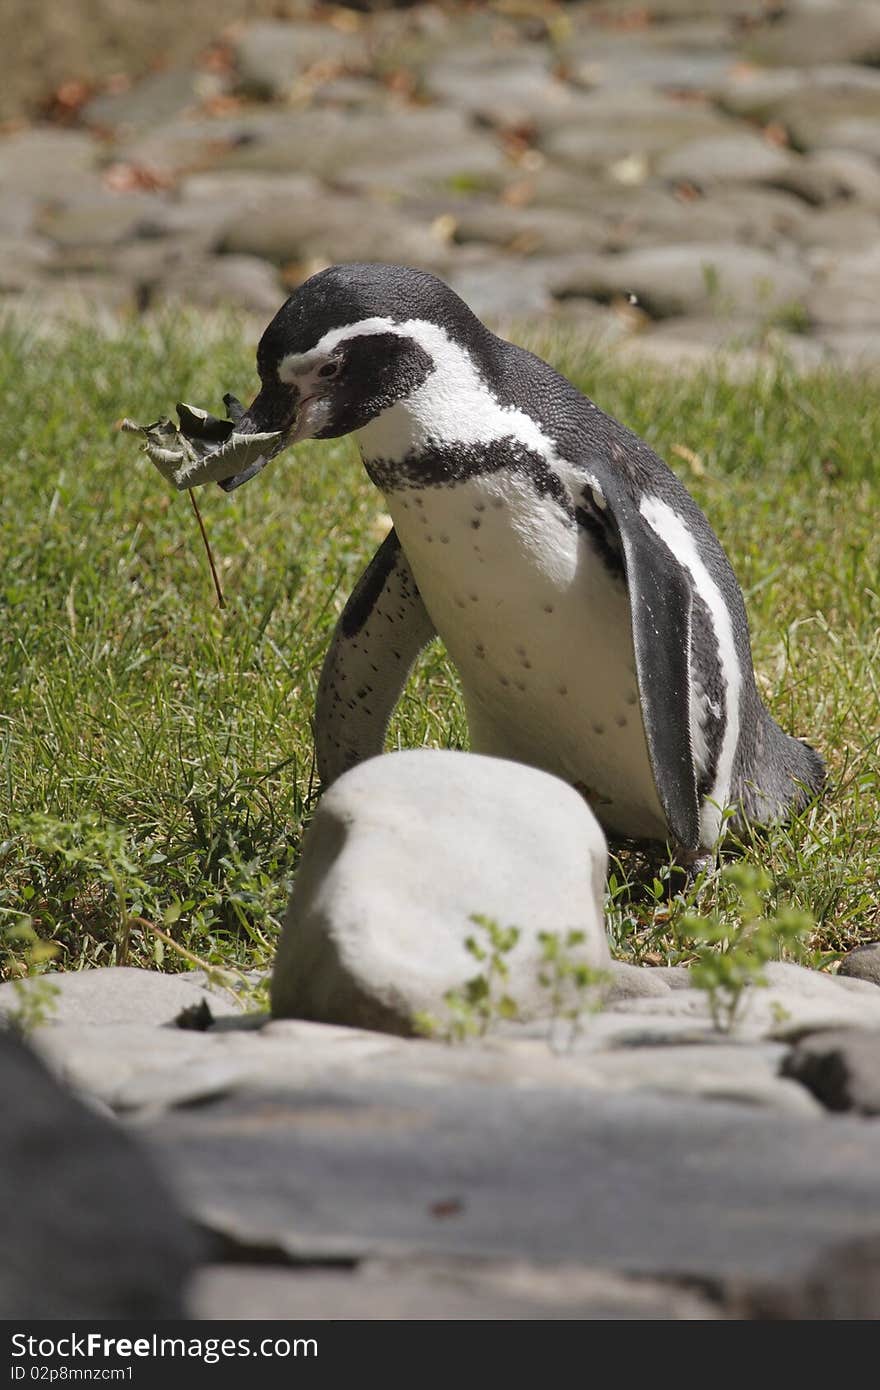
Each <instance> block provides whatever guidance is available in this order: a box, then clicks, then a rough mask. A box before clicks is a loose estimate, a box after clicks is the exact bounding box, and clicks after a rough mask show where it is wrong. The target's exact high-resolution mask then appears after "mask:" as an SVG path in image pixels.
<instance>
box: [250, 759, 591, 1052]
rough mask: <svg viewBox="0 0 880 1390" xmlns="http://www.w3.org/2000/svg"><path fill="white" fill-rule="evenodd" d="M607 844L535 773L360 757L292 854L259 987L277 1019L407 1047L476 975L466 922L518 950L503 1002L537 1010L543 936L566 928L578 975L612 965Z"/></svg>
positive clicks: (513, 766) (543, 1004)
mask: <svg viewBox="0 0 880 1390" xmlns="http://www.w3.org/2000/svg"><path fill="white" fill-rule="evenodd" d="M605 865H606V848H605V839H604V836H603V834H602V832H601V830H600V829H599V826H598V823H597V822H596V820H595V818H594V816H593V815H592V812H591V811H590V810H589V808H588V807H587V806H586V804H585V803H584V802H583V800H582V799H581V798H580V797H579V796H578V795H577V793H576V792H574V791H572V789H571V788H570V787H568V786H566V785H565V784H564V783H563V782H561V781H559V780H558V779H556V778H553V777H550V776H549V775H548V774H546V773H543V772H538V771H536V770H535V769H534V768H528V767H525V766H523V765H520V764H517V763H512V762H506V761H504V760H502V759H498V758H485V757H479V756H477V755H474V754H468V753H452V752H438V751H433V750H414V751H411V752H405V753H394V754H391V755H387V756H385V757H380V758H372V759H370V760H369V761H368V762H366V763H362V764H361V765H360V766H359V767H356V768H354V769H353V770H352V771H351V772H348V773H346V774H345V775H344V776H343V777H341V778H340V779H339V780H338V781H337V782H336V783H334V785H333V786H332V787H331V788H330V789H329V790H328V791H327V792H325V793H324V796H323V798H322V799H321V802H320V804H319V806H318V809H317V812H316V813H315V817H314V820H313V821H312V823H311V825H310V827H309V831H308V834H307V836H306V840H305V844H304V847H303V857H302V861H301V863H300V867H299V871H298V874H297V878H296V883H295V885H294V890H293V895H292V897H291V901H290V906H289V908H288V913H287V917H286V920H285V925H284V930H283V933H282V937H281V940H280V943H279V947H278V954H277V958H276V963H275V970H274V974H273V977H272V1010H273V1013H274V1014H276V1015H286V1016H292V1017H300V1018H311V1019H316V1020H320V1021H325V1022H329V1023H346V1024H350V1025H354V1026H361V1027H363V1026H366V1027H372V1028H379V1029H382V1030H384V1031H389V1032H402V1033H408V1032H411V1031H412V1029H413V1024H414V1018H415V1016H416V1015H418V1014H426V1013H427V1014H429V1015H433V1016H436V1017H438V1018H440V1019H441V1020H442V1019H443V1018H444V1017H445V1016H446V1012H447V1006H446V1003H445V998H444V996H445V995H446V993H447V992H448V991H449V990H455V989H461V988H463V986H464V985H465V983H466V981H468V980H469V979H471V978H473V977H474V976H475V975H477V974H480V973H481V972H480V967H479V966H478V964H477V962H476V961H475V960H474V958H473V956H472V955H471V954H470V953H469V952H468V950H467V949H466V947H465V941H466V939H467V938H468V937H469V936H472V935H474V934H475V933H476V935H477V936H479V932H478V931H476V929H475V927H474V925H473V923H472V922H471V920H470V919H471V915H472V914H473V913H482V914H485V915H487V916H488V917H490V918H493V919H494V920H495V921H497V922H498V923H499V925H501V926H502V927H511V926H517V927H519V928H520V929H521V937H520V940H519V942H518V944H517V945H516V947H515V949H514V950H513V951H512V952H511V953H510V955H509V957H508V965H509V971H510V974H509V978H508V979H507V980H506V981H505V982H504V992H506V993H507V994H509V995H511V996H512V997H513V998H514V999H515V1000H516V1001H517V1004H518V1006H519V1008H520V1010H521V1012H522V1013H523V1014H524V1015H525V1016H534V1015H536V1014H541V1013H547V1012H548V1011H549V1005H550V1000H549V992H548V991H547V990H545V989H542V987H541V985H540V983H539V981H538V973H539V970H540V959H541V948H540V944H539V942H538V939H537V934H538V932H540V931H542V930H546V931H557V932H561V933H564V932H566V931H568V930H571V929H578V930H581V931H583V932H584V933H585V937H586V940H585V944H584V946H583V947H581V948H580V950H579V952H578V954H579V957H581V958H582V959H583V960H584V961H585V962H586V963H588V964H590V965H592V966H603V965H605V964H607V963H608V961H609V959H610V956H609V951H608V945H607V942H606V939H605V931H604V921H603V912H602V893H603V886H604V881H605Z"/></svg>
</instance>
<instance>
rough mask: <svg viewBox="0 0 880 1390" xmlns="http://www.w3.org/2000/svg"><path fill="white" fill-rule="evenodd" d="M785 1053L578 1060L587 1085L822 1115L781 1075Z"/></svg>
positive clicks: (685, 1048)
mask: <svg viewBox="0 0 880 1390" xmlns="http://www.w3.org/2000/svg"><path fill="white" fill-rule="evenodd" d="M784 1055H785V1047H784V1046H783V1045H782V1044H780V1043H776V1044H772V1043H767V1044H763V1045H761V1046H751V1045H743V1044H735V1043H723V1042H720V1041H717V1042H707V1043H702V1044H700V1043H694V1044H690V1045H689V1044H686V1043H682V1044H679V1045H676V1044H674V1043H670V1044H667V1045H666V1046H665V1047H628V1048H615V1049H610V1050H605V1051H591V1052H588V1053H578V1054H577V1059H578V1062H579V1063H580V1066H581V1069H582V1076H583V1085H584V1086H586V1087H591V1086H592V1087H598V1088H600V1089H602V1090H606V1091H613V1092H615V1093H621V1092H628V1091H646V1092H647V1091H650V1092H654V1093H657V1092H659V1093H661V1094H664V1095H667V1096H669V1097H672V1096H679V1097H687V1096H690V1097H692V1098H694V1099H696V1098H697V1097H699V1098H701V1099H703V1100H713V1101H729V1102H738V1103H739V1104H743V1105H758V1106H765V1107H768V1108H770V1109H773V1110H777V1111H780V1112H785V1113H789V1114H794V1115H813V1116H816V1115H819V1114H821V1107H820V1106H819V1105H818V1104H817V1103H816V1101H814V1100H813V1099H812V1098H811V1097H810V1096H809V1095H807V1093H806V1092H805V1091H804V1089H803V1088H802V1087H801V1086H798V1085H796V1084H795V1081H794V1080H788V1079H786V1078H787V1077H789V1076H791V1075H792V1074H791V1073H789V1072H786V1073H785V1074H784V1076H780V1075H779V1068H780V1065H781V1063H782V1060H783V1057H784ZM798 1079H799V1078H798ZM548 1084H549V1079H548Z"/></svg>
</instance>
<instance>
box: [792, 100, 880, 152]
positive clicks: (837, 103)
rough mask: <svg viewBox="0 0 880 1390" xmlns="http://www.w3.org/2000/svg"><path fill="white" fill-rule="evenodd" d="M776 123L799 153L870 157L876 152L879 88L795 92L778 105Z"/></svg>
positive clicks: (879, 111) (879, 106)
mask: <svg viewBox="0 0 880 1390" xmlns="http://www.w3.org/2000/svg"><path fill="white" fill-rule="evenodd" d="M777 120H778V121H779V122H781V123H782V124H783V125H784V126H785V127H786V129H787V130H788V132H789V135H790V137H791V139H792V141H793V142H794V143H795V144H796V145H797V146H798V148H799V149H803V150H811V149H838V150H857V151H861V153H862V154H864V155H867V156H872V155H875V154H876V151H877V148H878V146H877V142H876V134H877V128H878V126H880V86H878V87H876V88H874V89H872V90H864V89H862V88H857V89H855V90H845V91H838V90H835V89H834V88H825V89H819V90H809V89H808V90H807V91H805V92H798V93H796V94H793V95H792V96H790V97H788V98H787V100H786V101H784V102H781V103H780V105H779V109H778V112H777ZM872 133H873V141H872Z"/></svg>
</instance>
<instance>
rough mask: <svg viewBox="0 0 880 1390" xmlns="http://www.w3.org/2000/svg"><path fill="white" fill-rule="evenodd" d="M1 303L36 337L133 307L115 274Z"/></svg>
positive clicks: (97, 322) (109, 322)
mask: <svg viewBox="0 0 880 1390" xmlns="http://www.w3.org/2000/svg"><path fill="white" fill-rule="evenodd" d="M2 303H3V313H4V315H6V316H8V317H10V318H13V319H14V320H15V321H16V322H17V323H19V324H20V325H21V326H22V327H23V328H24V329H26V331H27V332H28V333H29V334H32V335H35V336H36V337H37V338H40V337H41V336H43V335H44V334H46V335H51V334H53V333H54V332H55V331H56V329H57V326H58V324H59V323H62V324H69V325H71V326H75V325H79V324H83V323H88V324H91V325H92V327H93V328H98V329H100V330H101V332H102V333H108V334H112V333H113V332H115V331H116V330H117V329H118V326H119V321H120V320H119V315H120V313H121V312H126V313H127V312H131V310H132V309H134V308H135V307H136V305H135V302H134V293H133V290H132V286H131V284H129V283H127V282H126V281H125V280H124V279H121V278H119V277H117V276H114V275H79V274H60V275H52V276H51V278H45V279H41V280H39V281H35V282H34V283H33V284H32V285H28V286H27V287H26V288H24V290H23V291H22V293H20V294H16V295H11V294H10V295H4V296H3V301H2ZM0 988H2V986H0Z"/></svg>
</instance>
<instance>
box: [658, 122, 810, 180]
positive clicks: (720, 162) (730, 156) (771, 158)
mask: <svg viewBox="0 0 880 1390" xmlns="http://www.w3.org/2000/svg"><path fill="white" fill-rule="evenodd" d="M796 163H797V159H796V157H795V156H794V155H792V154H789V152H788V150H784V149H780V148H779V146H778V145H773V144H771V143H770V142H769V141H767V140H762V139H761V138H760V136H758V135H753V134H752V133H751V132H749V131H747V130H743V131H733V132H731V133H730V134H727V135H715V136H710V137H708V138H704V139H701V140H689V141H686V142H685V143H684V144H680V145H677V146H676V147H675V149H673V150H671V151H670V152H669V153H668V154H664V155H662V156H661V157H660V158H659V159H658V160H657V161H656V165H655V170H656V173H657V174H658V176H659V177H660V178H663V179H672V180H680V181H685V180H687V181H689V182H691V183H695V184H698V185H700V186H705V185H707V184H708V185H711V184H715V183H771V184H772V183H778V182H780V181H781V180H782V179H783V178H785V176H786V174H787V173H788V171H789V169H790V168H791V166H792V165H794V164H796Z"/></svg>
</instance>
